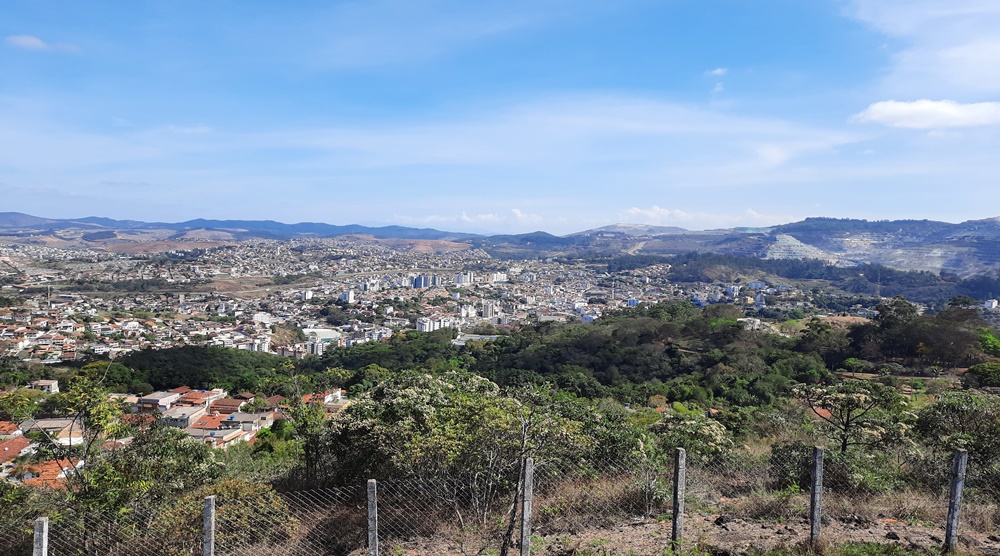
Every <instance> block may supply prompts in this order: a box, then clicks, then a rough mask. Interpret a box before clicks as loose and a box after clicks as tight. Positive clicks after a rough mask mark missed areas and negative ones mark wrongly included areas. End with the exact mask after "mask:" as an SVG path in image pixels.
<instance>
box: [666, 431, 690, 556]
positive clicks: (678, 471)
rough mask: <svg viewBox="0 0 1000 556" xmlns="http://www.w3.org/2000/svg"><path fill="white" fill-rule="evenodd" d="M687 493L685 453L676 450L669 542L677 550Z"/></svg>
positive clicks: (681, 539) (682, 529)
mask: <svg viewBox="0 0 1000 556" xmlns="http://www.w3.org/2000/svg"><path fill="white" fill-rule="evenodd" d="M686 492H687V452H686V451H685V450H684V448H677V451H676V452H675V456H674V515H673V529H672V530H671V532H670V541H671V542H672V543H673V547H674V550H679V549H680V545H681V543H682V542H683V541H684V496H685V493H686Z"/></svg>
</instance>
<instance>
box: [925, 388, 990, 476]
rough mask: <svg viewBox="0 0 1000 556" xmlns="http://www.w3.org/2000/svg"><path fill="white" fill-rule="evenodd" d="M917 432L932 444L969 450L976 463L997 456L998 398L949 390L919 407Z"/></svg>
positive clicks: (988, 460) (981, 463)
mask: <svg viewBox="0 0 1000 556" xmlns="http://www.w3.org/2000/svg"><path fill="white" fill-rule="evenodd" d="M917 431H918V432H919V433H920V434H921V435H922V436H923V438H924V439H926V440H927V441H928V442H929V443H930V444H931V445H932V446H936V447H938V448H942V449H946V450H957V449H965V450H969V453H970V454H971V455H972V457H973V459H974V461H976V462H977V464H979V465H984V466H985V465H988V464H989V462H993V461H996V460H997V458H998V457H1000V444H997V441H996V439H997V438H1000V397H997V396H992V395H989V394H979V393H975V392H951V393H947V394H944V395H942V396H941V398H940V399H939V400H938V401H937V402H935V403H933V404H931V405H929V406H927V407H925V408H923V409H922V410H920V412H919V413H918V414H917Z"/></svg>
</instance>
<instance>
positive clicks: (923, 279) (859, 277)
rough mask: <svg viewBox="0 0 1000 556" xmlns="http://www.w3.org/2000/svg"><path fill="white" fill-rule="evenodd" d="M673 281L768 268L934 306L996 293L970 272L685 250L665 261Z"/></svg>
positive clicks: (996, 285) (999, 286)
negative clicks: (960, 297) (959, 273)
mask: <svg viewBox="0 0 1000 556" xmlns="http://www.w3.org/2000/svg"><path fill="white" fill-rule="evenodd" d="M669 262H670V264H671V268H670V272H669V274H668V277H669V278H670V280H671V281H673V282H681V283H683V282H709V283H711V282H717V281H718V273H719V271H720V269H725V270H726V271H728V272H738V273H761V272H764V273H768V274H771V275H773V276H777V277H779V278H786V279H789V280H828V281H831V282H833V283H835V284H836V286H837V287H838V288H839V289H842V290H843V291H846V292H848V293H855V294H864V295H871V294H873V293H875V292H876V291H877V289H879V290H880V291H881V295H883V296H885V297H894V296H899V295H902V296H905V297H906V298H908V299H910V300H912V301H916V302H920V303H927V304H933V305H937V304H940V303H942V301H943V300H947V299H950V298H952V297H954V296H957V295H968V296H971V297H974V298H976V299H984V298H992V297H994V296H997V295H1000V279H998V278H994V277H989V276H976V277H972V278H967V279H960V278H958V277H957V276H955V275H953V274H949V273H947V272H944V273H941V274H934V273H932V272H915V271H905V270H896V269H892V268H889V267H885V266H881V265H873V264H865V265H860V266H852V267H838V266H833V265H830V264H828V263H826V262H825V261H820V260H816V259H760V258H756V257H738V256H732V255H720V254H714V253H694V252H692V253H688V254H684V255H678V256H677V257H674V258H672V259H671V260H670V261H669Z"/></svg>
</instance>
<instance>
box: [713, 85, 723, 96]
mask: <svg viewBox="0 0 1000 556" xmlns="http://www.w3.org/2000/svg"><path fill="white" fill-rule="evenodd" d="M724 90H726V88H725V87H724V86H723V85H722V83H716V84H715V87H712V92H713V93H715V94H719V93H721V92H722V91H724Z"/></svg>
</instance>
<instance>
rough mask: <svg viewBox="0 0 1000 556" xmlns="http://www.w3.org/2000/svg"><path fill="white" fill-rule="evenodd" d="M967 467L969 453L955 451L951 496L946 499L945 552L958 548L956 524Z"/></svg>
mask: <svg viewBox="0 0 1000 556" xmlns="http://www.w3.org/2000/svg"><path fill="white" fill-rule="evenodd" d="M968 466H969V452H967V451H965V450H956V451H955V464H954V467H953V468H952V471H951V496H950V497H949V499H948V525H947V527H946V528H945V532H944V549H945V552H955V550H956V549H957V548H958V522H959V518H960V517H961V515H962V490H963V489H964V488H965V470H966V468H967V467H968Z"/></svg>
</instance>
